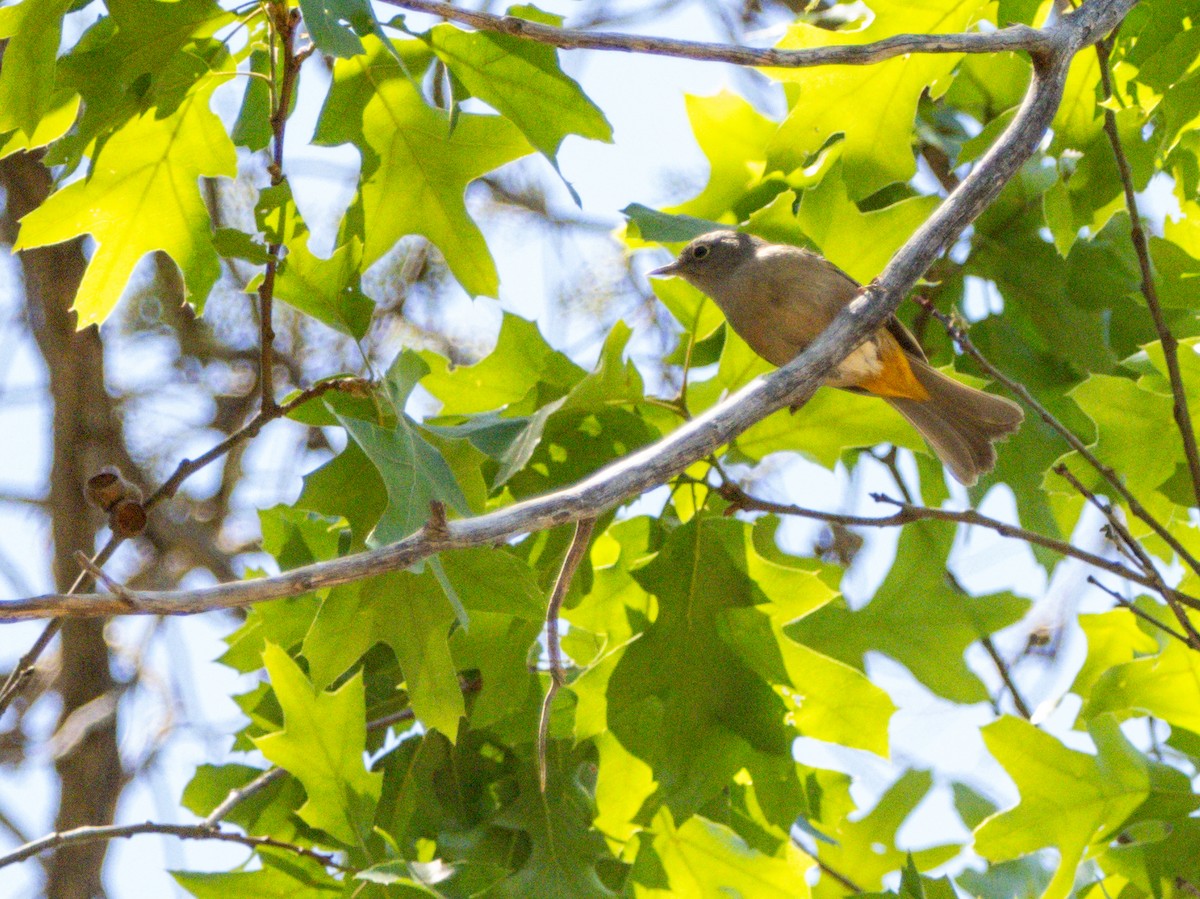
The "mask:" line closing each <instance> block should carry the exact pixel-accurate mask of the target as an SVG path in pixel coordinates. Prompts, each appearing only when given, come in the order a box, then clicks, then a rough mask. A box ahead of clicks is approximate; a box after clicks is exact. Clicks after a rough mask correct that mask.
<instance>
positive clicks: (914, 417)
mask: <svg viewBox="0 0 1200 899" xmlns="http://www.w3.org/2000/svg"><path fill="white" fill-rule="evenodd" d="M908 362H909V364H910V365H911V367H912V370H913V374H914V375H916V378H917V380H918V381H920V382H921V386H923V387H924V388H925V390H926V392H928V394H929V399H928V400H915V399H905V398H901V397H885V398H884V399H886V400H887V402H888V403H890V404H891V406H892V408H894V409H895V410H896V411H897V412H899V413H900V414H901V415H903V416H904V417H905V418H906V419H908V421H909V423H910V424H912V426H913V427H915V428H916V429H917V430H918V431H920V432H921V436H922V437H924V438H925V440H926V441H928V443H929V446H930V447H931V448H932V449H933V451H934V453H936V454H937V457H938V458H939V459H941V460H942V464H944V465H945V466H946V467H947V468H949V469H950V473H951V474H953V475H954V477H955V478H956V479H957V480H958V481H960V482H961V483H963V484H965V485H967V486H968V487H970V486H971V485H973V484H974V483H975V482H976V481H978V480H979V476H980V475H981V474H986V473H987V472H989V471H991V470H992V468H993V467H994V466H995V464H996V450H995V448H994V447H993V446H992V442H993V441H995V440H998V439H1000V438H1002V437H1005V436H1007V435H1009V434H1011V433H1012V432H1013V431H1015V430H1016V429H1017V428H1018V427H1020V426H1021V422H1022V421H1023V420H1024V418H1025V415H1024V413H1023V412H1022V411H1021V407H1020V406H1018V405H1017V404H1016V403H1014V402H1012V401H1011V400H1006V399H1005V398H1004V397H1000V396H995V395H993V394H990V393H984V392H983V391H982V390H976V389H975V388H974V387H968V386H967V385H966V384H961V383H959V382H958V381H956V380H954V379H953V378H951V377H949V376H948V375H944V374H942V373H941V372H940V371H938V370H937V369H935V368H933V367H931V366H930V365H928V364H927V363H926V362H924V361H922V360H920V359H917V358H915V357H913V356H911V355H910V356H909V357H908Z"/></svg>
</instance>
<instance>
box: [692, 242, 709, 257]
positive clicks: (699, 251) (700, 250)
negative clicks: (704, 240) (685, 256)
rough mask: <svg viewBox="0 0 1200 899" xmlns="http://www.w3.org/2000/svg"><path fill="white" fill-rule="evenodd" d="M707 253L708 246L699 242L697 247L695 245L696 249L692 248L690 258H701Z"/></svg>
mask: <svg viewBox="0 0 1200 899" xmlns="http://www.w3.org/2000/svg"><path fill="white" fill-rule="evenodd" d="M707 255H708V247H706V246H705V245H704V244H700V246H698V247H696V249H694V250H692V258H693V259H703V258H704V257H705V256H707Z"/></svg>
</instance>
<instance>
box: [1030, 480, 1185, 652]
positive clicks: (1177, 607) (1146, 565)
mask: <svg viewBox="0 0 1200 899" xmlns="http://www.w3.org/2000/svg"><path fill="white" fill-rule="evenodd" d="M1054 473H1055V474H1057V475H1058V476H1059V477H1061V478H1063V479H1064V480H1066V481H1067V483H1069V484H1070V485H1071V486H1072V487H1074V488H1075V490H1076V491H1077V492H1078V493H1079V495H1080V496H1082V497H1083V498H1084V499H1086V500H1087V501H1088V502H1089V503H1091V504H1092V505H1093V506H1095V507H1096V508H1097V509H1099V510H1100V512H1101V514H1103V515H1104V517H1105V518H1106V519H1108V523H1109V526H1110V527H1111V528H1112V530H1113V532H1114V533H1115V534H1117V536H1119V537H1120V539H1121V540H1122V541H1123V543H1124V545H1125V546H1126V547H1128V548H1129V551H1130V552H1132V553H1133V554H1134V556H1135V558H1136V559H1137V561H1138V564H1139V565H1141V566H1142V570H1143V571H1144V572H1145V573H1146V575H1147V576H1148V577H1150V578H1151V580H1153V581H1154V589H1155V590H1157V591H1158V592H1159V594H1161V595H1162V598H1163V599H1165V600H1166V601H1167V606H1168V607H1169V608H1170V610H1171V613H1172V614H1173V615H1174V616H1175V620H1176V621H1178V622H1179V624H1180V626H1181V627H1182V628H1183V631H1184V633H1185V634H1187V635H1188V640H1187V643H1188V645H1189V646H1190V647H1191V648H1192V649H1195V650H1196V651H1198V652H1200V632H1197V630H1196V627H1195V625H1193V624H1192V620H1191V619H1190V618H1189V617H1188V614H1187V611H1186V610H1185V609H1184V608H1183V604H1182V603H1181V602H1180V601H1179V599H1178V597H1177V596H1176V595H1175V591H1174V590H1173V589H1172V588H1170V587H1168V586H1167V583H1166V581H1164V580H1163V578H1162V575H1161V574H1159V572H1158V569H1157V568H1156V567H1155V566H1154V560H1153V559H1151V558H1150V556H1149V554H1148V553H1147V552H1146V550H1145V549H1143V548H1142V545H1141V544H1140V543H1138V541H1137V540H1135V539H1134V537H1133V535H1132V534H1130V533H1129V531H1128V530H1127V529H1126V527H1125V523H1124V522H1123V521H1121V520H1120V519H1119V518H1117V515H1116V513H1115V512H1114V511H1113V508H1112V506H1111V505H1109V504H1108V503H1106V502H1102V501H1101V500H1100V498H1099V497H1097V496H1096V494H1094V493H1093V492H1092V491H1091V490H1089V489H1088V488H1087V487H1085V486H1084V485H1083V483H1082V482H1081V481H1080V480H1079V478H1077V477H1075V475H1074V474H1072V473H1071V470H1070V469H1069V468H1067V466H1065V465H1061V464H1060V465H1056V466H1054Z"/></svg>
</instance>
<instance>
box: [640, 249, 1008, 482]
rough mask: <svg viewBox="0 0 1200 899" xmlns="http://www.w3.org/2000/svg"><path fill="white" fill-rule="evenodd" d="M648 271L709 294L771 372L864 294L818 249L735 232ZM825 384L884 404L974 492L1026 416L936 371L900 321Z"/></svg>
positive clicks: (873, 339) (892, 323) (854, 354)
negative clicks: (999, 445)
mask: <svg viewBox="0 0 1200 899" xmlns="http://www.w3.org/2000/svg"><path fill="white" fill-rule="evenodd" d="M649 274H650V275H655V276H671V275H674V276H678V277H680V278H683V280H685V281H687V282H688V283H689V284H691V285H692V286H693V287H696V288H698V289H699V290H700V291H701V292H703V293H704V294H706V295H707V296H709V297H711V298H712V300H713V301H714V302H716V304H717V306H719V307H720V309H721V311H722V312H724V313H725V319H726V321H727V322H728V323H729V325H730V326H731V327H732V328H733V330H734V331H736V332H737V333H738V334H739V335H740V336H741V337H742V339H743V340H745V341H746V343H748V344H749V345H750V348H751V349H753V350H754V352H756V353H757V354H758V355H759V356H761V357H762V358H764V359H766V360H767V361H768V362H770V363H772V364H773V365H786V364H787V363H788V362H790V361H791V360H792V359H794V358H795V357H796V356H797V355H799V354H800V353H801V352H802V351H803V350H804V348H805V347H807V346H808V345H809V344H810V343H812V342H813V341H814V340H815V339H816V338H817V336H818V335H819V334H820V333H821V332H822V331H824V330H825V328H827V327H828V326H829V324H830V323H831V322H832V321H833V319H834V317H835V316H836V315H837V314H838V313H839V312H840V311H841V310H842V309H843V308H844V307H845V306H847V305H848V304H849V303H850V302H851V301H852V300H853V299H854V298H855V297H856V296H857V295H858V294H859V291H860V289H861V285H859V283H858V282H857V281H855V280H854V279H853V278H851V277H850V276H849V275H847V274H846V273H845V272H844V271H842V270H841V269H840V268H838V267H837V266H836V265H834V264H833V263H832V262H830V261H829V260H828V259H826V258H824V257H823V256H821V255H819V254H817V253H814V252H812V251H811V250H806V249H804V248H802V247H796V246H791V245H787V244H774V243H770V242H768V241H765V240H763V239H762V238H760V237H756V236H754V235H751V234H745V233H742V232H738V231H729V230H721V231H710V232H708V233H707V234H702V235H700V236H699V237H697V238H695V239H694V240H693V241H691V243H689V244H688V245H687V246H685V247H684V248H683V250H682V251H681V252H680V253H679V256H678V257H677V258H676V259H675V260H674V261H673V262H671V263H670V264H668V265H664V266H662V267H661V268H657V269H654V270H653V271H651V272H649ZM824 383H825V384H827V385H828V386H830V387H837V388H841V389H843V390H848V391H852V392H854V393H865V394H870V395H872V396H877V397H879V398H881V399H882V400H884V402H886V403H888V405H890V406H891V407H892V408H893V409H895V410H896V411H897V412H899V413H900V414H901V415H902V416H904V418H905V419H907V420H908V422H909V423H910V424H911V425H912V426H913V427H914V428H916V429H917V431H919V432H920V434H921V436H922V437H924V438H925V441H926V442H927V443H928V444H929V446H930V448H931V449H932V450H933V452H934V454H935V455H936V456H937V457H938V459H940V460H941V462H942V463H943V464H944V465H945V466H946V467H947V468H949V469H950V473H951V474H952V475H953V476H954V478H955V479H956V480H958V481H959V482H960V483H962V484H964V485H966V486H968V487H970V486H972V485H974V484H975V483H977V482H978V480H979V477H980V476H981V475H983V474H986V473H987V472H989V471H991V470H992V469H993V468H994V467H995V465H996V450H995V447H994V446H993V445H992V444H993V442H994V441H996V440H999V439H1001V438H1004V437H1007V436H1008V435H1010V434H1012V433H1013V432H1015V431H1016V430H1017V429H1018V428H1019V427H1020V425H1021V422H1022V421H1023V420H1024V417H1025V416H1024V413H1023V412H1022V411H1021V407H1020V406H1018V405H1017V404H1016V403H1014V402H1012V401H1011V400H1008V399H1005V398H1004V397H1000V396H995V395H994V394H990V393H987V392H985V391H982V390H976V389H975V388H974V387H969V386H967V385H966V384H963V383H960V382H959V381H956V380H955V379H954V378H952V377H950V376H949V375H946V374H944V373H942V372H940V371H938V370H937V369H935V368H934V367H933V366H931V365H930V364H929V360H928V359H927V358H926V356H925V352H924V351H923V350H922V349H921V345H920V344H919V343H918V342H917V339H916V338H915V337H914V336H913V334H912V332H911V331H909V330H908V329H907V328H906V327H904V325H903V324H902V323H901V322H900V320H899V319H897V318H896V317H895V316H894V315H893V316H889V318H888V320H887V321H886V322H885V323H884V324H883V325H882V326H881V327H880V328H879V330H877V331H876V332H875V333H874V334H873V335H872V336H871V337H870V338H869V339H868V340H866V341H865V342H864V343H863V344H862V345H860V346H859V347H858V348H856V349H855V350H853V351H852V352H851V353H850V354H849V355H848V356H847V357H846V358H845V359H844V360H842V362H841V363H839V364H838V366H837V367H836V368H834V370H833V371H832V372H831V373H830V374H829V376H828V377H827V378H826V380H825V382H824Z"/></svg>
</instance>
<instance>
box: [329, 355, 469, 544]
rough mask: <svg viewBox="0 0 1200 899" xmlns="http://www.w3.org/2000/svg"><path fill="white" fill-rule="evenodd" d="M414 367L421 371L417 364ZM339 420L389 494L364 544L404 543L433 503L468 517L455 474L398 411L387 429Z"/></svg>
mask: <svg viewBox="0 0 1200 899" xmlns="http://www.w3.org/2000/svg"><path fill="white" fill-rule="evenodd" d="M414 358H417V357H414ZM417 362H418V363H419V364H420V365H421V366H422V367H424V363H423V362H421V361H420V359H419V358H418V359H417ZM337 419H338V422H339V423H340V424H341V425H342V427H344V428H345V429H346V433H347V434H349V435H350V437H351V439H353V440H354V442H355V443H357V444H358V445H359V447H361V448H362V451H363V452H364V453H365V454H366V456H367V458H368V459H370V460H371V462H372V463H373V464H374V465H375V468H376V469H377V470H378V472H379V476H380V477H381V478H382V479H383V484H384V488H385V489H386V491H387V497H388V504H387V508H386V509H384V511H383V515H382V516H381V517H380V519H379V522H378V523H377V524H376V525H375V530H374V531H373V532H372V533H371V535H370V537H368V543H370V544H373V545H376V546H381V545H383V544H386V543H394V542H395V541H397V540H400V539H401V538H403V537H407V536H408V535H409V534H411V533H413V532H414V531H416V530H417V528H419V527H420V526H421V525H422V524H424V523H425V522H426V521H427V520H428V519H429V514H430V513H429V508H430V503H431V502H434V501H437V502H441V503H444V504H445V505H446V506H447V507H449V508H452V509H454V510H455V511H456V512H458V513H459V514H460V515H469V514H470V506H469V504H468V503H467V499H466V497H465V496H464V495H463V492H462V488H461V487H459V485H458V481H456V480H455V478H454V472H453V471H451V469H450V466H449V465H447V464H446V460H445V459H444V458H443V457H442V454H441V453H439V452H438V451H437V449H436V448H435V447H434V446H433V445H432V444H430V443H429V441H427V440H426V439H425V437H424V436H423V435H422V433H421V429H420V427H419V426H418V425H417V424H416V422H414V421H413V420H412V419H411V418H409V417H408V415H407V414H406V413H404V411H403V409H402V407H400V408H397V410H396V423H395V425H394V426H393V427H391V428H383V427H380V426H379V425H377V424H375V423H374V422H371V421H365V420H363V419H361V418H354V417H351V416H349V415H341V414H338V415H337Z"/></svg>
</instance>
